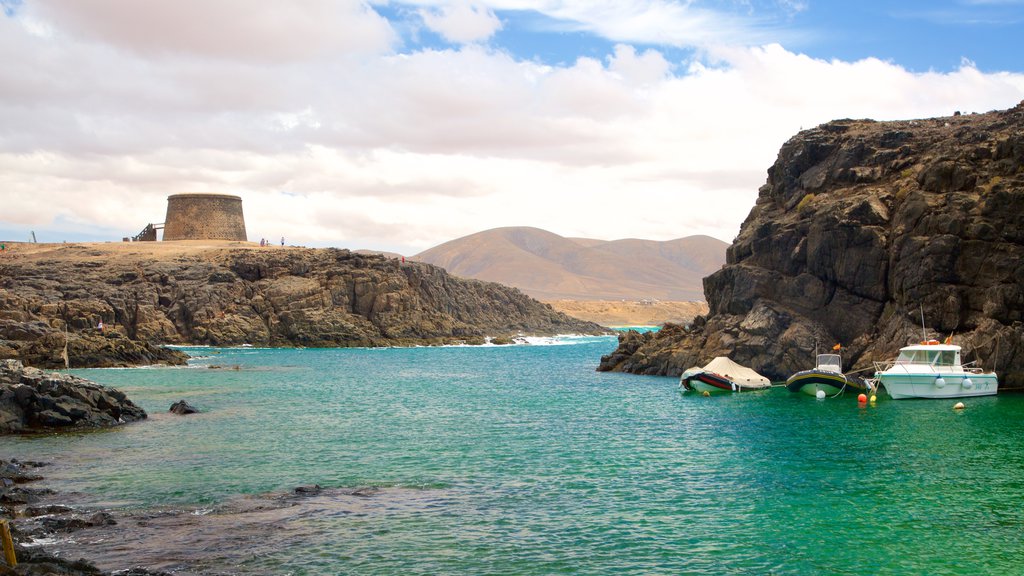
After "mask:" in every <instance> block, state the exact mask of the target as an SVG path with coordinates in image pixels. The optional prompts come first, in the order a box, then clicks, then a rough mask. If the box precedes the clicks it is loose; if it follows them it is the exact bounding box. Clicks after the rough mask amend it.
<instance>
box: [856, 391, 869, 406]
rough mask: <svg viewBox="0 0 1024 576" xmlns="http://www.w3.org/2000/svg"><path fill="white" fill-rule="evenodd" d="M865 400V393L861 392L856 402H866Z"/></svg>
mask: <svg viewBox="0 0 1024 576" xmlns="http://www.w3.org/2000/svg"><path fill="white" fill-rule="evenodd" d="M867 402H868V396H867V394H863V393H861V394H860V395H859V396H857V403H858V404H867Z"/></svg>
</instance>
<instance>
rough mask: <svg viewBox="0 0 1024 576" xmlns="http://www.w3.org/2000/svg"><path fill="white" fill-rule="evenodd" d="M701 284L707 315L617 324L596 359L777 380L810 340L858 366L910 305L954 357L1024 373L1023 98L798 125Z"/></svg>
mask: <svg viewBox="0 0 1024 576" xmlns="http://www.w3.org/2000/svg"><path fill="white" fill-rule="evenodd" d="M704 295H705V298H706V299H707V301H708V306H709V312H708V315H707V317H706V318H698V319H697V320H696V321H695V322H694V324H693V325H692V326H690V327H689V328H686V329H678V330H673V331H672V332H671V333H667V334H665V335H662V336H660V337H658V336H652V337H649V338H647V339H645V340H644V342H643V343H641V344H640V345H637V344H638V342H637V339H636V338H635V337H629V338H624V339H620V348H619V350H617V351H616V352H614V353H613V354H611V355H609V357H608V358H607V361H603V362H602V365H601V368H600V369H603V370H623V371H628V372H634V373H656V374H665V375H678V374H681V373H682V371H683V370H685V368H686V367H688V366H694V365H702V364H703V363H704V362H707V360H708V359H710V358H713V357H715V356H729V357H730V358H732V359H733V360H735V361H736V362H739V363H740V364H743V365H746V366H750V367H752V368H753V369H755V370H757V371H758V372H760V373H762V374H765V375H766V376H768V377H770V378H772V379H776V380H777V379H784V378H786V377H787V376H789V375H790V374H792V373H794V372H796V371H798V370H803V369H806V368H807V367H808V366H813V365H814V358H813V355H814V350H815V343H817V344H818V346H819V348H821V347H826V348H827V347H831V346H832V345H833V344H835V343H841V344H842V345H843V356H844V360H845V361H846V362H847V366H850V367H853V368H867V367H870V366H871V362H872V361H873V360H885V359H887V358H891V357H893V356H895V353H896V352H897V350H898V349H899V348H900V347H901V346H903V345H905V344H906V343H907V342H908V341H917V340H920V338H921V308H922V307H923V311H924V317H925V322H926V324H927V326H928V327H929V329H930V330H931V331H932V332H931V336H939V337H940V339H942V337H944V336H945V335H949V334H951V333H955V334H956V338H955V341H954V342H955V343H956V344H959V345H961V346H963V348H964V354H965V360H968V361H970V360H979V361H980V362H981V364H982V365H983V366H984V367H985V368H990V369H991V368H994V369H995V370H996V371H997V372H998V373H999V376H1000V386H1001V388H1024V102H1022V103H1021V104H1020V105H1018V106H1017V107H1015V108H1013V109H1010V110H1007V111H997V112H989V113H986V114H972V115H961V116H956V117H949V118H939V119H931V120H915V121H901V122H874V121H869V120H837V121H834V122H830V123H828V124H823V125H821V126H818V127H817V128H813V129H811V130H805V131H803V132H801V133H799V134H797V135H796V136H794V137H793V138H792V139H791V140H789V141H788V142H786V143H785V144H784V145H783V146H782V149H781V150H780V151H779V156H778V159H777V160H776V162H775V164H774V165H773V166H772V167H771V168H770V169H769V170H768V181H767V183H766V184H765V185H764V186H762V187H761V188H760V190H759V194H758V199H757V202H756V204H755V205H754V207H753V208H752V209H751V211H750V214H749V215H748V216H747V219H746V221H745V222H744V223H743V226H742V227H741V229H740V233H739V235H738V236H737V237H736V239H735V241H734V242H733V244H732V246H730V247H729V250H728V252H727V264H726V265H725V266H724V267H723V268H722V269H721V270H719V271H717V272H715V273H714V274H712V275H711V276H708V277H707V278H705V279H704ZM997 350H998V352H997ZM995 362H998V364H994V363H995Z"/></svg>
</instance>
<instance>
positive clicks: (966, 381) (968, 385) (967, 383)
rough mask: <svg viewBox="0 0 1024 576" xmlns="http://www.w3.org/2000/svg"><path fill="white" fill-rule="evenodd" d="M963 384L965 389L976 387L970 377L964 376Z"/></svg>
mask: <svg viewBox="0 0 1024 576" xmlns="http://www.w3.org/2000/svg"><path fill="white" fill-rule="evenodd" d="M961 385H962V386H963V387H964V390H970V389H971V388H974V382H971V379H970V378H964V381H963V383H962V384H961Z"/></svg>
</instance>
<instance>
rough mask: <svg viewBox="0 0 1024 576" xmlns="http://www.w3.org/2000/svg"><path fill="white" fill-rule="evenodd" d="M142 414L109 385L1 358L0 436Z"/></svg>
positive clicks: (94, 424)
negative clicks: (108, 386) (101, 384)
mask: <svg viewBox="0 0 1024 576" xmlns="http://www.w3.org/2000/svg"><path fill="white" fill-rule="evenodd" d="M145 417H146V412H145V410H143V409H142V408H139V407H138V406H136V405H135V404H133V403H132V401H131V400H128V398H127V397H126V396H125V395H124V393H122V392H120V391H118V390H115V389H113V388H107V387H105V386H100V385H99V384H96V383H94V382H90V381H88V380H85V379H84V378H79V377H77V376H71V375H69V374H58V373H55V372H44V371H42V370H39V369H37V368H28V367H25V366H22V364H21V362H19V361H17V360H0V434H10V433H17V432H40V431H47V430H60V429H75V428H100V427H107V426H116V425H118V424H124V423H126V422H134V421H136V420H142V419H143V418H145Z"/></svg>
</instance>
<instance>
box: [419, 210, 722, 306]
mask: <svg viewBox="0 0 1024 576" xmlns="http://www.w3.org/2000/svg"><path fill="white" fill-rule="evenodd" d="M727 247H728V244H726V243H725V242H722V241H721V240H717V239H715V238H711V237H709V236H688V237H686V238H679V239H676V240H668V241H664V242H659V241H654V240H637V239H632V238H630V239H625V240H612V241H606V240H594V239H589V238H565V237H563V236H559V235H558V234H553V233H551V232H547V231H545V230H540V229H538V228H529V227H509V228H495V229H493V230H486V231H484V232H478V233H476V234H471V235H469V236H464V237H462V238H458V239H456V240H452V241H450V242H445V243H444V244H441V245H439V246H435V247H434V248H431V249H429V250H426V251H424V252H422V253H420V254H418V255H416V256H415V257H414V258H415V259H416V260H419V261H422V262H427V263H429V264H434V265H436V266H441V267H442V268H445V269H447V270H448V271H449V272H451V273H452V274H455V275H456V276H464V277H468V278H476V279H478V280H488V281H491V282H500V283H502V284H507V285H509V286H515V287H516V288H519V289H520V290H522V291H523V292H526V293H527V294H529V295H530V296H533V297H534V298H539V299H541V300H620V299H627V300H637V299H643V298H649V299H658V300H677V301H687V300H703V298H704V293H703V287H702V284H701V279H702V278H703V277H705V276H707V275H708V274H710V273H711V272H714V271H715V270H717V269H719V268H720V267H721V266H722V264H724V263H725V249H726V248H727Z"/></svg>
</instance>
